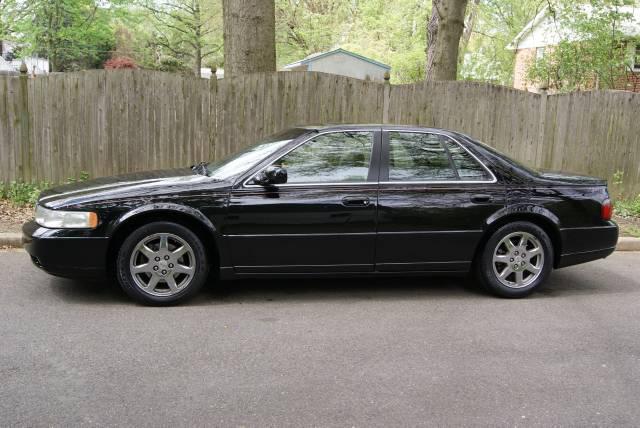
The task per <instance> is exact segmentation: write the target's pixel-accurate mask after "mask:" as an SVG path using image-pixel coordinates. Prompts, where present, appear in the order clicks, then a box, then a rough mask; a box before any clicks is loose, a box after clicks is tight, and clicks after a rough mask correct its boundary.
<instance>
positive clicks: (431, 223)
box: [376, 184, 504, 271]
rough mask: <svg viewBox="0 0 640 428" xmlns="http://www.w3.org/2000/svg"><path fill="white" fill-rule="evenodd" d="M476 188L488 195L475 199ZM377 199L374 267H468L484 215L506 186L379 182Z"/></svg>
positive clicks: (501, 199)
mask: <svg viewBox="0 0 640 428" xmlns="http://www.w3.org/2000/svg"><path fill="white" fill-rule="evenodd" d="M476 192H482V193H483V194H484V195H487V196H490V199H489V200H485V201H484V202H473V201H472V200H471V198H472V195H474V194H476ZM378 204H379V206H378V240H377V244H376V246H377V255H376V269H377V270H380V271H402V270H425V271H458V270H467V269H468V268H469V267H470V265H471V261H472V260H473V255H474V252H475V249H476V246H477V244H478V242H479V240H480V238H481V236H482V231H483V228H484V224H485V220H486V219H487V218H488V217H489V216H491V214H493V213H494V212H496V211H497V210H499V209H500V208H502V206H503V205H504V188H503V187H502V186H501V185H497V184H493V185H473V184H464V185H458V186H451V185H436V184H433V185H428V184H409V185H406V184H405V185H394V184H381V186H380V194H379V198H378Z"/></svg>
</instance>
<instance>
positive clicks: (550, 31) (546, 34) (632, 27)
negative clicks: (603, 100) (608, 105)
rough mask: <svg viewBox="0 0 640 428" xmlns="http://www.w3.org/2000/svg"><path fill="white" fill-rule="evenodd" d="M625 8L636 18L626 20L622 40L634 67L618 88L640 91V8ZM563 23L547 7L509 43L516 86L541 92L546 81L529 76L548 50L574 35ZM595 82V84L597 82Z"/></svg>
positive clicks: (630, 62) (625, 52)
mask: <svg viewBox="0 0 640 428" xmlns="http://www.w3.org/2000/svg"><path fill="white" fill-rule="evenodd" d="M620 9H621V12H623V13H629V14H630V15H632V18H631V19H630V20H629V21H628V22H625V24H624V25H623V26H622V27H621V31H622V32H623V34H624V35H625V36H628V37H629V40H626V41H625V40H623V41H622V47H623V49H624V54H625V57H627V58H628V61H629V66H630V70H629V71H628V72H627V73H625V76H624V77H622V78H620V79H619V80H618V82H617V84H616V88H615V89H621V90H628V91H633V92H640V42H636V41H634V39H635V40H637V39H638V36H640V8H638V7H634V6H625V7H622V8H620ZM559 25H560V24H558V23H557V22H556V21H554V20H553V18H552V17H551V16H550V14H549V12H548V8H544V9H543V10H542V11H540V13H538V15H536V17H535V18H533V19H532V20H531V21H530V22H529V23H528V24H527V25H526V26H525V27H524V28H523V29H522V31H521V32H520V33H519V34H518V35H517V36H516V37H515V39H514V40H513V41H512V42H511V43H510V44H509V46H508V47H507V49H510V50H512V51H514V53H515V63H514V68H513V87H514V88H516V89H522V90H526V91H531V92H539V91H540V89H541V87H542V86H543V85H540V83H537V82H531V81H529V80H528V79H527V70H528V68H529V66H530V64H531V63H532V62H533V61H535V60H536V59H538V58H542V57H544V55H545V54H548V53H549V52H550V51H551V50H552V49H553V47H554V46H557V45H558V43H560V41H561V40H567V38H570V37H571V36H570V35H569V32H568V31H567V30H565V29H563V28H558V26H559ZM594 86H595V85H594Z"/></svg>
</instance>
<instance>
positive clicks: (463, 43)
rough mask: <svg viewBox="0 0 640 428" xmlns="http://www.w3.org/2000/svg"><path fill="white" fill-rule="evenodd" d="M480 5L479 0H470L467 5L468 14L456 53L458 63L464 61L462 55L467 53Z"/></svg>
mask: <svg viewBox="0 0 640 428" xmlns="http://www.w3.org/2000/svg"><path fill="white" fill-rule="evenodd" d="M479 6H480V0H471V4H470V5H469V6H467V8H468V9H470V10H469V15H468V16H467V22H466V23H465V24H464V31H463V33H462V39H461V40H460V53H459V54H458V65H461V64H462V61H464V55H465V54H466V53H467V47H468V46H469V40H471V34H473V27H474V26H475V24H476V18H477V17H478V9H479Z"/></svg>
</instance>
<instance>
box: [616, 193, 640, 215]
mask: <svg viewBox="0 0 640 428" xmlns="http://www.w3.org/2000/svg"><path fill="white" fill-rule="evenodd" d="M615 211H616V214H617V215H619V216H622V217H639V218H640V195H638V196H636V197H635V198H633V199H620V200H617V201H615Z"/></svg>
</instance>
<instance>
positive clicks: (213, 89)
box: [209, 68, 218, 161]
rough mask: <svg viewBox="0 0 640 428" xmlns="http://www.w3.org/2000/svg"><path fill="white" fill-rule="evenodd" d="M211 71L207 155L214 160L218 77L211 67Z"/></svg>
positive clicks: (216, 144)
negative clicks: (209, 126) (209, 129)
mask: <svg viewBox="0 0 640 428" xmlns="http://www.w3.org/2000/svg"><path fill="white" fill-rule="evenodd" d="M211 71H212V73H211V79H210V81H209V124H210V125H211V127H212V129H211V133H210V135H209V157H210V160H211V161H214V160H218V77H217V76H216V71H214V69H213V68H212V69H211Z"/></svg>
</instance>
